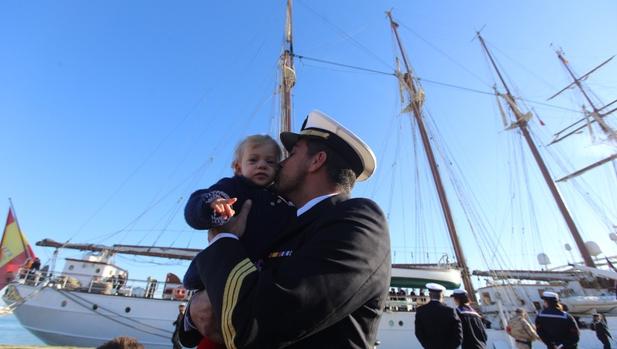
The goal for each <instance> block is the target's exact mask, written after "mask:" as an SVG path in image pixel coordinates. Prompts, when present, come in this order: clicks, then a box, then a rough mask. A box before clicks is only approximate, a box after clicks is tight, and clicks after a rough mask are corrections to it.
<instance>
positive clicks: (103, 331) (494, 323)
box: [0, 0, 617, 349]
mask: <svg viewBox="0 0 617 349" xmlns="http://www.w3.org/2000/svg"><path fill="white" fill-rule="evenodd" d="M292 8H293V7H292V2H291V0H288V1H287V8H286V21H285V31H284V39H283V48H282V50H281V51H282V53H281V56H280V58H279V61H278V67H279V71H278V77H279V78H278V86H277V95H278V96H279V102H280V118H279V120H278V123H277V127H276V132H275V133H278V132H280V131H288V130H291V128H292V125H293V122H292V116H293V114H294V113H293V108H292V104H293V93H292V91H293V88H294V86H295V85H296V78H297V76H296V64H297V61H298V60H300V61H302V62H303V63H305V62H319V63H320V64H324V65H331V66H338V67H341V66H345V67H346V68H348V69H363V68H360V67H353V66H351V65H345V64H343V63H341V62H332V61H328V60H325V59H320V58H311V57H306V56H303V55H300V54H298V53H297V52H295V51H294V37H293V27H292ZM386 16H387V20H388V24H389V26H390V28H391V31H392V35H393V45H394V47H395V59H394V65H395V70H393V71H390V72H385V73H387V74H389V75H390V76H391V77H393V84H392V85H393V87H395V88H396V89H397V92H398V93H399V94H400V101H401V103H400V113H399V115H398V119H397V121H400V122H402V123H401V125H404V127H408V126H409V130H410V132H411V139H412V144H411V146H409V145H405V144H400V143H402V142H400V140H399V139H397V140H396V141H397V145H396V149H395V152H396V153H398V152H405V150H408V151H409V150H411V153H412V155H408V156H410V157H411V158H412V161H413V162H414V166H417V167H423V168H424V169H425V171H426V172H425V173H420V172H419V171H418V172H410V174H409V176H407V177H408V178H402V179H401V178H399V180H403V181H407V182H411V183H413V184H414V185H416V187H414V188H415V189H412V192H411V194H412V195H409V197H413V198H414V202H412V203H406V204H408V205H409V207H410V211H414V213H413V214H415V217H414V219H413V222H414V223H415V226H414V228H413V229H414V230H413V231H412V234H413V235H414V236H413V238H416V239H419V240H422V241H421V242H420V243H418V244H417V245H416V247H417V248H418V250H419V251H407V252H409V253H417V254H422V253H424V252H426V251H428V250H429V249H434V246H430V243H429V241H428V240H430V235H431V234H435V235H437V234H443V235H444V236H446V237H447V240H448V241H449V243H450V246H448V248H447V250H451V251H452V252H453V255H449V254H448V253H442V254H441V255H440V253H439V252H437V253H430V254H429V253H428V252H426V257H422V258H418V259H419V260H421V261H420V262H409V263H407V262H400V263H396V264H394V265H393V269H392V280H391V287H392V291H391V297H390V301H389V302H388V304H387V306H386V309H385V312H384V315H383V317H382V319H381V324H380V328H379V333H378V341H379V343H378V348H386V349H398V348H421V346H420V344H419V343H418V341H417V339H416V338H415V335H414V320H415V310H416V309H417V307H419V306H421V305H423V304H424V303H426V302H427V301H428V299H427V297H426V295H425V290H424V287H425V286H424V285H425V284H426V283H428V282H437V283H440V284H442V285H444V286H445V287H446V288H448V289H450V290H452V289H455V288H460V287H462V288H465V289H466V290H467V291H468V292H469V295H470V298H471V299H472V301H473V303H474V304H475V306H476V307H477V309H478V311H479V312H480V313H481V314H483V316H484V318H485V319H486V323H487V326H490V328H488V329H487V332H488V334H489V342H488V347H490V348H493V347H494V348H508V347H513V342H512V340H511V338H509V337H508V335H507V333H506V331H505V330H504V328H505V327H506V324H507V319H508V318H509V317H511V316H512V314H513V312H514V310H515V309H516V308H518V307H523V308H525V309H527V311H528V312H529V313H530V315H531V316H532V318H533V316H534V314H535V313H537V311H538V310H539V309H540V308H541V300H540V294H541V293H542V292H543V291H547V290H550V291H555V292H558V293H559V294H560V295H561V297H562V299H563V302H564V303H565V304H566V305H567V306H568V307H569V308H570V311H571V312H572V313H573V314H576V315H577V316H578V317H579V318H580V319H581V325H584V324H585V323H586V321H589V319H590V317H591V315H592V314H594V313H596V312H598V313H603V314H606V317H607V319H608V320H609V327H611V329H617V322H615V321H614V320H615V319H613V313H617V301H616V300H615V291H614V286H613V282H614V280H617V272H615V271H614V270H613V269H612V263H614V262H615V260H613V259H612V258H604V260H602V259H599V258H598V257H599V256H600V255H601V250H600V247H599V246H597V244H595V243H593V241H584V239H583V237H582V234H581V233H580V231H579V230H578V228H577V226H576V223H575V219H574V218H573V217H572V215H571V213H570V211H569V210H568V205H567V203H566V201H565V200H564V198H563V197H562V195H561V194H560V190H559V188H558V187H557V185H556V184H555V180H554V177H553V175H552V174H551V173H550V171H549V169H548V167H547V166H546V164H545V163H544V158H543V154H541V152H540V150H538V146H537V145H536V142H537V139H534V136H533V134H532V133H531V132H530V125H529V123H530V120H532V118H533V117H534V113H533V112H532V111H526V110H525V109H524V107H523V106H521V105H519V104H518V103H519V102H520V101H521V100H522V97H519V96H517V95H516V94H515V93H514V92H512V91H511V89H510V86H509V85H508V83H507V81H506V79H504V78H503V75H502V74H503V73H502V72H501V71H500V70H499V67H498V64H497V63H496V62H495V60H494V57H493V56H492V54H491V52H490V51H489V49H488V46H487V45H486V43H485V41H484V38H483V37H482V36H481V35H480V33H478V35H477V36H476V40H477V41H478V42H479V43H480V47H481V49H482V50H483V52H485V54H486V56H487V58H488V63H489V67H490V68H491V69H494V72H495V74H496V77H497V82H499V83H500V85H499V87H496V88H495V90H494V96H495V98H497V99H498V104H497V106H498V107H497V109H498V111H497V113H496V115H497V117H501V119H502V121H503V129H504V130H505V131H504V133H505V132H509V133H515V134H516V135H515V136H516V137H521V138H520V139H522V140H523V142H524V144H525V145H526V146H527V148H528V151H529V153H530V154H531V156H532V158H533V160H534V162H535V164H534V165H531V164H529V165H528V164H525V165H526V166H527V165H528V166H527V167H525V169H524V170H523V171H529V172H532V171H539V172H540V175H541V177H542V178H543V179H544V182H545V183H544V185H545V186H546V187H547V188H548V189H547V190H548V192H549V194H550V195H551V196H552V199H551V201H550V202H549V201H548V200H547V201H545V203H543V204H544V205H553V202H554V205H555V206H556V207H557V210H558V211H559V212H560V215H561V218H560V219H562V220H563V221H564V222H565V225H566V227H567V228H566V229H567V230H564V231H567V233H566V232H564V233H563V234H564V235H565V234H568V235H570V236H571V237H572V239H573V241H574V246H573V247H572V246H570V245H568V248H569V249H568V253H572V254H573V258H572V263H571V265H566V266H564V267H557V268H554V267H551V265H550V261H549V258H548V256H547V255H546V254H543V253H540V254H539V255H538V262H539V265H540V268H535V269H534V268H529V269H523V268H516V264H514V263H511V261H507V256H505V255H507V253H504V252H505V251H507V248H508V247H507V246H504V245H503V243H502V242H495V241H493V238H494V235H492V234H491V230H492V229H491V228H490V227H487V224H486V218H485V217H483V214H482V213H480V211H479V210H478V209H477V207H476V206H477V203H476V202H474V198H473V194H471V196H469V194H467V193H466V192H467V191H468V188H467V184H466V183H465V175H464V174H463V173H461V172H460V169H459V168H457V167H456V165H455V162H456V160H455V159H453V158H452V157H451V154H449V153H448V150H447V141H445V140H443V139H441V137H440V134H439V130H438V129H437V128H436V126H435V123H434V121H433V120H432V116H430V115H427V111H426V108H425V104H426V103H427V100H429V99H430V96H426V94H425V92H424V88H423V87H422V81H423V79H421V78H420V77H418V76H417V75H416V73H415V71H414V69H413V67H412V62H411V60H410V58H409V57H408V55H407V51H406V49H405V47H404V43H403V40H402V38H401V36H400V33H399V28H400V27H401V24H400V23H398V22H397V21H396V20H395V19H394V17H393V14H392V12H387V14H386ZM558 58H559V59H560V61H561V62H562V63H563V64H564V67H565V68H566V69H567V70H568V71H570V70H569V68H570V66H569V65H568V62H567V61H566V60H565V58H564V56H563V54H562V53H559V55H558ZM605 63H608V62H605ZM605 63H603V64H602V65H604V64H605ZM595 70H596V69H593V70H592V72H593V71H595ZM378 73H379V72H378ZM588 75H589V74H585V75H582V76H576V75H572V76H571V78H572V84H570V85H569V86H568V87H567V88H566V89H564V90H563V91H562V93H563V92H570V91H569V88H571V87H576V88H578V89H579V90H580V92H581V93H583V94H585V93H586V92H585V91H586V90H585V88H584V87H583V85H582V84H583V83H584V81H585V79H586V78H587V76H588ZM301 80H302V79H300V81H301ZM496 86H497V85H496ZM587 101H588V102H587V103H586V107H585V109H583V111H582V113H581V114H582V115H583V116H584V117H583V118H582V119H581V120H580V121H578V122H577V123H575V124H573V125H572V126H569V127H568V128H567V129H564V130H562V131H560V132H559V133H558V134H557V135H556V137H555V142H560V141H562V140H565V139H566V138H567V137H570V136H576V135H579V134H580V133H581V132H583V131H586V130H596V132H600V133H598V134H596V137H599V138H602V139H603V140H604V139H605V140H607V141H608V142H611V141H614V140H615V132H614V130H613V129H612V127H611V125H610V122H609V121H608V119H607V118H606V117H607V116H608V115H610V114H611V113H612V112H614V111H615V108H614V104H613V103H615V102H612V103H609V104H608V105H604V106H596V104H595V102H593V101H592V100H591V98H589V97H588V96H587ZM458 117H468V116H464V115H461V116H458ZM403 122H404V123H403ZM598 128H599V129H598ZM598 130H599V131H598ZM519 150H521V149H519ZM521 151H522V150H521ZM378 155H379V154H378ZM518 155H520V154H518ZM615 159H617V156H615V155H611V156H609V157H606V158H603V159H600V160H598V161H596V162H594V163H592V164H589V165H587V166H585V167H583V168H581V169H578V170H577V171H575V172H572V173H569V174H567V175H565V176H564V177H563V178H561V182H568V181H575V180H576V179H577V178H580V176H584V174H585V173H586V172H589V171H595V170H596V168H600V167H602V166H615V165H614V163H615V162H614V160H615ZM380 160H381V159H380ZM400 161H401V162H402V161H406V160H400ZM395 164H398V163H396V162H393V163H392V177H394V174H395V172H397V171H399V170H400V169H401V168H402V167H397V166H395ZM616 172H617V171H616ZM522 176H527V174H522ZM393 179H394V178H393ZM376 180H379V179H376ZM393 188H394V187H393V186H392V187H390V191H391V192H394V191H396V190H395V189H393ZM193 189H196V188H193ZM519 189H520V188H519ZM523 190H524V189H523ZM527 190H529V191H533V190H534V189H533V188H531V187H530V188H527ZM401 192H404V193H407V190H405V191H401ZM413 194H417V195H413ZM424 195H432V196H433V198H434V199H431V200H432V201H431V200H425V201H422V199H421V198H420V197H422V196H424ZM393 197H395V195H394V193H392V194H391V196H390V199H389V200H390V202H389V205H388V207H386V211H387V212H388V215H389V212H390V206H392V201H393V200H394V199H393ZM453 198H455V199H454V200H453ZM423 205H425V206H423ZM11 207H12V205H11ZM602 208H603V207H601V206H600V207H598V209H599V210H601V209H602ZM429 210H431V211H433V212H439V215H438V216H439V217H438V219H439V220H440V222H441V223H440V224H438V225H435V226H432V225H430V224H429V223H427V222H425V221H423V218H422V216H423V214H425V213H426V212H427V211H429ZM599 214H602V213H599ZM8 216H9V219H7V224H6V227H5V232H4V236H3V239H2V247H3V248H2V255H0V261H1V262H0V267H1V268H2V269H0V272H2V275H1V276H2V277H3V280H4V281H5V283H7V284H6V285H4V284H0V286H3V287H4V288H3V289H2V291H0V292H1V293H2V298H3V300H4V302H5V303H6V306H5V307H4V308H3V310H2V311H3V312H4V313H9V312H10V313H13V314H14V315H15V316H16V317H17V318H18V320H19V321H20V322H21V324H22V325H23V326H24V327H25V328H26V329H27V330H28V331H30V332H31V333H33V334H34V335H35V336H37V337H38V338H40V339H41V340H42V341H44V342H45V343H48V344H53V345H72V346H87V347H93V346H97V345H100V344H102V343H103V342H105V341H107V340H109V339H111V338H113V337H116V336H119V335H128V336H132V337H136V338H138V339H139V341H140V342H141V343H143V344H144V345H145V346H146V347H147V348H169V347H170V346H171V342H170V338H171V335H172V331H173V326H172V323H173V321H174V320H175V318H176V315H177V308H178V305H180V304H182V303H184V302H187V301H188V300H189V299H190V296H191V294H190V292H189V291H187V290H186V289H184V288H183V287H182V285H181V282H180V279H181V275H176V274H174V273H171V272H170V273H166V274H165V275H159V276H153V277H150V278H148V279H146V280H137V279H134V278H133V277H132V274H131V272H130V270H129V268H126V267H124V266H123V265H122V264H121V263H118V261H117V259H118V257H119V256H135V257H139V256H145V257H149V258H157V259H158V258H160V259H164V260H166V259H169V260H174V261H188V260H191V259H192V257H193V256H194V255H195V254H196V253H197V252H199V250H198V249H193V248H178V247H171V246H160V245H155V244H152V245H146V246H142V245H125V244H95V243H74V242H70V241H65V242H59V241H55V240H53V239H44V240H41V241H38V242H37V243H36V245H37V246H40V247H46V248H50V249H51V250H52V251H53V252H52V258H51V259H50V260H49V261H45V263H43V264H44V265H43V266H41V267H33V266H32V265H31V264H29V262H31V261H32V260H34V259H35V258H36V256H34V253H33V252H32V248H31V247H30V245H29V242H28V241H27V239H26V238H25V234H24V233H23V232H22V231H21V229H20V228H19V225H18V224H17V217H16V215H15V213H14V209H13V208H11V209H10V210H9V215H8ZM607 217H610V214H607ZM607 220H608V221H610V224H612V221H611V220H610V218H607ZM410 221H411V220H410ZM9 222H11V223H9ZM462 226H464V228H461V227H462ZM534 228H539V227H534ZM431 229H433V230H434V231H430V230H431ZM461 231H464V233H463V232H461ZM393 233H394V232H393ZM465 233H467V234H471V235H472V236H467V235H465ZM5 237H6V239H5ZM471 239H473V241H474V242H475V245H476V246H477V249H474V250H472V251H469V250H468V249H465V245H467V246H469V245H470V244H469V243H467V244H465V240H471ZM568 241H569V240H568ZM615 241H617V235H615ZM594 244H595V245H594ZM471 245H474V244H473V243H472V244H471ZM5 246H7V247H6V248H5ZM15 246H17V247H15ZM20 246H21V247H20ZM564 247H565V246H564ZM71 250H73V251H81V252H82V253H83V255H82V256H79V257H68V258H65V259H64V263H63V266H62V268H57V266H59V265H60V261H59V260H58V259H59V258H60V257H59V256H60V253H61V252H64V251H71ZM477 253H479V254H482V257H481V259H482V260H483V262H484V268H477V269H472V268H471V267H470V265H469V263H468V258H469V256H470V255H472V254H477ZM574 253H577V255H576V256H574ZM500 254H502V255H500ZM578 254H580V256H579V255H578ZM609 257H610V256H609ZM399 259H402V260H403V261H404V260H405V258H393V260H394V261H395V262H396V261H397V260H399ZM580 261H582V262H580ZM5 265H6V267H5ZM159 269H160V268H159ZM474 276H475V277H476V280H474V279H473V278H474ZM480 278H482V279H480ZM0 281H1V280H0ZM481 284H483V285H481ZM480 285H481V286H480ZM478 286H480V287H478ZM447 301H448V302H450V301H449V300H447ZM92 324H96V326H92ZM488 324H490V325H488ZM581 334H582V336H581V344H582V347H585V348H595V347H598V348H599V347H600V345H599V342H597V340H596V339H595V334H594V333H593V332H592V331H590V330H582V332H581ZM535 347H543V345H542V344H541V343H537V342H536V343H534V348H535Z"/></svg>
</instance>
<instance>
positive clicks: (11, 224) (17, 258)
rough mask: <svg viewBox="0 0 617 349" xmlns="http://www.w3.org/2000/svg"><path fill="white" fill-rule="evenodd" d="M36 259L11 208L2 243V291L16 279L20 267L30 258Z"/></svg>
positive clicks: (0, 269) (0, 244)
mask: <svg viewBox="0 0 617 349" xmlns="http://www.w3.org/2000/svg"><path fill="white" fill-rule="evenodd" d="M34 257H35V256H34V251H32V247H30V244H29V243H28V240H26V237H25V236H24V235H23V234H22V233H21V230H20V229H19V225H18V224H17V219H16V218H15V214H14V213H13V209H12V208H9V214H8V216H7V217H6V225H5V226H4V233H3V234H2V242H1V243H0V289H1V288H3V287H4V286H6V284H7V283H8V282H9V281H11V280H12V279H13V277H15V274H16V273H17V271H18V269H19V267H21V266H22V265H23V264H24V263H25V262H26V260H27V259H28V258H30V259H34Z"/></svg>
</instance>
